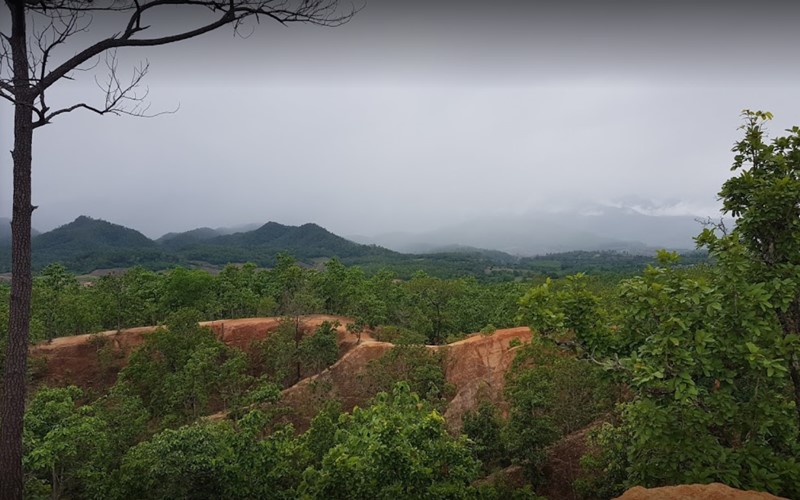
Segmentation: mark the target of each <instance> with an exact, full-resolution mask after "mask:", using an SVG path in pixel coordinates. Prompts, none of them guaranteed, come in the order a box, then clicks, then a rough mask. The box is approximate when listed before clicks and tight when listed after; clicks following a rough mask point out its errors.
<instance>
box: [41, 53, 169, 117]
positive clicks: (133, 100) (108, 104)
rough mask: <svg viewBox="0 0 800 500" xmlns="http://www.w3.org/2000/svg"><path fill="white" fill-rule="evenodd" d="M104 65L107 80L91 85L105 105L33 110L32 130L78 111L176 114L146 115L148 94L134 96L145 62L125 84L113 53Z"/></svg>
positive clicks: (144, 114)
mask: <svg viewBox="0 0 800 500" xmlns="http://www.w3.org/2000/svg"><path fill="white" fill-rule="evenodd" d="M106 65H107V67H108V79H107V80H106V81H105V82H100V81H99V80H97V79H95V83H96V84H97V86H98V87H99V88H100V89H101V90H102V91H103V92H104V94H105V103H104V104H103V105H102V106H93V105H90V104H87V103H85V102H81V103H77V104H73V105H71V106H67V107H64V108H61V109H58V110H56V111H52V112H49V113H48V112H47V111H48V110H42V109H37V110H36V112H37V114H38V116H39V119H38V120H37V121H35V122H34V124H33V126H34V128H38V127H41V126H43V125H46V124H48V123H50V122H51V121H52V119H53V118H55V117H57V116H59V115H63V114H67V113H71V112H72V111H75V110H78V109H83V110H87V111H91V112H93V113H96V114H98V115H106V114H111V115H117V116H119V115H129V116H136V117H140V118H153V117H156V116H160V115H164V114H171V113H175V112H176V111H177V109H175V110H172V111H162V112H158V113H148V110H149V108H150V107H149V105H148V104H146V99H147V95H148V93H149V91H148V90H147V89H145V90H144V92H143V93H142V94H138V93H136V89H137V88H139V86H140V85H141V83H142V80H143V79H144V77H145V75H146V74H147V71H148V69H149V65H148V64H147V63H144V64H141V65H140V66H139V67H137V68H134V70H133V75H132V76H131V79H130V81H129V82H127V83H125V84H123V83H122V81H121V80H120V79H119V73H118V61H117V58H116V53H115V52H111V53H110V55H109V56H108V57H107V58H106Z"/></svg>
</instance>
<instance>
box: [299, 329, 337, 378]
mask: <svg viewBox="0 0 800 500" xmlns="http://www.w3.org/2000/svg"><path fill="white" fill-rule="evenodd" d="M339 326H340V325H339V322H338V321H334V322H330V321H323V322H322V324H321V325H320V326H319V327H317V329H316V330H315V331H314V332H313V333H312V334H311V335H308V336H306V337H303V340H301V341H300V344H299V345H298V346H297V354H298V357H299V358H300V362H301V363H303V365H304V366H305V367H307V368H308V369H310V370H311V371H313V372H315V373H316V372H320V371H322V370H324V369H325V368H327V367H329V366H330V365H332V364H334V363H335V362H336V360H337V359H339V344H338V343H337V341H336V329H337V328H339Z"/></svg>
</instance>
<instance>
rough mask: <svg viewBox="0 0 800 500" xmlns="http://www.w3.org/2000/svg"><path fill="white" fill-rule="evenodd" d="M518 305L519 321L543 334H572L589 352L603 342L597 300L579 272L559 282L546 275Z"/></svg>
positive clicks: (584, 277)
mask: <svg viewBox="0 0 800 500" xmlns="http://www.w3.org/2000/svg"><path fill="white" fill-rule="evenodd" d="M519 305H520V308H519V320H520V321H521V322H523V323H525V324H527V325H529V326H530V327H531V328H532V329H533V330H535V331H537V332H540V333H542V334H543V335H547V336H555V335H558V334H565V333H566V334H571V335H573V336H574V338H575V340H576V341H577V342H578V344H579V345H581V346H582V347H584V348H586V349H588V350H590V351H594V350H595V349H597V348H598V347H600V346H602V345H603V342H604V339H603V333H602V332H603V326H602V314H601V309H600V301H599V298H598V297H597V296H596V295H595V294H594V293H592V292H591V291H590V290H589V289H588V288H587V277H586V275H584V274H582V273H578V274H576V275H572V276H567V277H566V278H564V279H563V280H558V281H554V280H551V279H550V278H547V280H546V281H545V282H544V283H543V284H541V285H539V286H535V287H533V288H531V289H530V290H528V291H527V292H526V293H525V295H523V296H522V298H521V299H520V300H519Z"/></svg>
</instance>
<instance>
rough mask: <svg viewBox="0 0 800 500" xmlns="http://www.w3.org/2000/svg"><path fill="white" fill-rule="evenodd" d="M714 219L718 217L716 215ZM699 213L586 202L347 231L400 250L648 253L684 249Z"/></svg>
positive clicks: (691, 245) (690, 240)
mask: <svg viewBox="0 0 800 500" xmlns="http://www.w3.org/2000/svg"><path fill="white" fill-rule="evenodd" d="M717 221H718V220H717ZM702 222H703V220H702V219H701V218H700V217H693V216H687V215H661V214H659V215H653V214H649V213H646V212H644V213H643V210H642V207H639V209H638V210H637V209H633V208H625V207H608V206H605V207H602V206H592V207H585V208H584V209H583V210H581V211H577V212H575V211H562V212H558V213H555V212H551V213H531V214H525V215H518V216H494V217H491V216H486V217H476V218H474V219H472V220H470V221H469V222H466V223H462V224H454V225H449V226H444V227H441V228H438V229H436V230H434V231H423V232H387V233H383V234H378V235H374V236H372V237H369V236H364V235H351V236H350V238H351V239H353V240H355V241H358V242H360V243H374V244H377V245H381V246H384V247H386V248H390V249H392V250H395V251H399V252H412V253H416V252H434V251H441V250H442V249H447V248H448V247H453V246H458V245H466V246H471V247H477V248H485V249H492V250H501V251H503V252H507V253H510V254H512V255H520V256H529V255H541V254H546V253H554V252H564V251H571V250H617V251H624V252H631V253H643V254H652V253H653V251H654V250H655V249H658V248H668V249H675V250H688V249H693V248H694V247H695V244H694V241H693V237H694V236H696V235H697V234H698V233H699V232H700V231H701V230H702V229H703V224H702Z"/></svg>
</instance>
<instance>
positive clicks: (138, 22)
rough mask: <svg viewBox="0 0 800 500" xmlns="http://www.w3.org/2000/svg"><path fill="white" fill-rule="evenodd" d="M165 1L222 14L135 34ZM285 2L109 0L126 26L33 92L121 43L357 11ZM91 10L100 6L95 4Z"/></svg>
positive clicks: (318, 2) (144, 43)
mask: <svg viewBox="0 0 800 500" xmlns="http://www.w3.org/2000/svg"><path fill="white" fill-rule="evenodd" d="M29 1H33V0H29ZM50 3H52V4H57V5H59V7H58V8H61V9H64V10H70V9H73V10H76V11H83V10H86V9H81V8H80V5H82V3H80V2H78V4H79V5H78V6H77V7H74V8H73V7H71V5H72V4H73V2H69V1H64V2H50ZM168 5H172V6H174V5H186V6H196V7H205V8H207V9H209V10H211V11H212V12H221V13H222V15H221V16H220V17H219V18H218V19H217V20H216V21H213V22H210V23H208V24H205V25H203V26H200V27H198V28H195V29H193V30H188V31H184V32H182V33H176V34H174V35H167V36H163V37H155V38H134V36H135V35H136V34H138V33H141V32H143V31H145V30H146V29H147V28H148V26H143V25H142V18H143V15H144V14H145V13H149V14H151V15H152V16H154V17H155V16H156V10H157V8H158V7H163V6H168ZM273 5H274V6H273ZM288 5H289V4H288V2H280V3H276V2H272V1H269V0H267V1H248V0H229V1H214V0H154V1H152V2H148V3H144V4H142V3H140V2H139V1H138V0H137V1H134V2H126V3H125V6H120V5H119V3H118V2H112V3H111V4H110V6H109V7H108V9H107V10H117V11H127V12H131V15H130V17H129V18H128V21H127V23H126V27H125V29H124V30H123V31H122V32H120V33H117V34H115V35H113V36H111V37H109V38H106V39H104V40H101V41H99V42H97V43H95V44H94V45H92V46H90V47H87V48H86V49H84V50H83V51H81V52H79V53H77V54H75V55H74V56H73V57H71V58H70V59H68V60H67V61H65V62H63V63H62V64H61V65H59V66H58V67H57V68H55V69H53V70H52V71H51V72H50V73H49V74H47V75H45V76H44V77H42V78H41V80H40V81H39V83H38V85H37V86H36V87H35V93H36V94H37V95H38V94H40V93H41V92H43V91H45V90H46V89H47V88H49V87H50V86H51V85H53V84H54V83H55V82H56V81H58V80H59V79H60V78H63V77H64V76H65V75H67V74H68V73H69V72H70V71H72V70H73V69H75V68H77V67H78V66H80V65H82V64H83V63H85V62H86V61H88V60H89V59H91V58H92V57H95V56H97V55H99V54H101V53H103V52H105V51H108V50H112V49H116V48H120V47H153V46H158V45H167V44H170V43H174V42H180V41H183V40H188V39H191V38H195V37H197V36H200V35H203V34H206V33H209V32H211V31H214V30H216V29H218V28H221V27H223V26H225V25H228V24H231V25H233V26H234V28H235V27H236V26H238V23H240V22H241V21H242V20H244V19H246V18H250V17H252V18H255V19H256V21H258V20H259V18H260V17H261V16H264V17H267V18H270V19H273V20H275V21H277V22H279V23H281V24H288V23H305V24H315V25H321V26H339V25H341V24H344V23H346V22H347V21H349V20H350V18H351V17H352V16H353V15H354V14H355V12H356V9H355V8H353V9H352V10H351V11H350V12H348V13H345V14H337V10H336V9H337V5H338V3H337V1H336V0H302V1H300V2H299V3H298V5H297V8H296V9H291V8H289V7H288ZM94 10H101V9H99V8H96V9H94Z"/></svg>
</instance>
